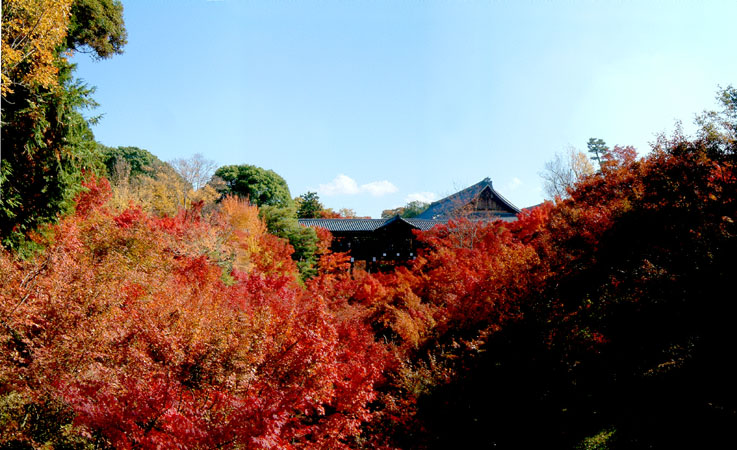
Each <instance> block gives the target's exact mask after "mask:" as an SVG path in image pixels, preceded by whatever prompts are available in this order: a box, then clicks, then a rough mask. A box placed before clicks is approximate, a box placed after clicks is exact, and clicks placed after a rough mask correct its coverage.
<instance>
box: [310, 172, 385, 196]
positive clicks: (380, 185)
mask: <svg viewBox="0 0 737 450" xmlns="http://www.w3.org/2000/svg"><path fill="white" fill-rule="evenodd" d="M397 191H398V189H397V187H396V186H394V184H392V183H391V182H390V181H387V180H382V181H372V182H371V183H366V184H362V185H360V186H359V185H358V183H356V180H354V179H353V178H351V177H349V176H348V175H344V174H342V173H341V174H340V175H338V176H337V177H335V178H334V179H333V181H331V182H330V183H327V184H321V185H319V186H318V187H317V192H318V193H319V194H320V195H324V196H328V197H329V196H333V195H356V194H361V193H369V194H371V195H373V196H374V197H379V196H382V195H386V194H391V193H393V192H397Z"/></svg>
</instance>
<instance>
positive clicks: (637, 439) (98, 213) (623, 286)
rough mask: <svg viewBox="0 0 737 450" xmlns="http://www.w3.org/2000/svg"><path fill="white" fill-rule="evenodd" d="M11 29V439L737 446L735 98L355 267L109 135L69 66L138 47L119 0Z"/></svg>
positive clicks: (7, 133)
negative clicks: (413, 254)
mask: <svg viewBox="0 0 737 450" xmlns="http://www.w3.org/2000/svg"><path fill="white" fill-rule="evenodd" d="M49 11H53V12H54V13H55V14H46V13H47V12H49ZM34 24H35V25H34ZM39 30H40V31H39ZM2 39H3V41H2V44H3V60H2V77H3V88H2V102H3V112H2V114H3V115H2V145H3V147H2V166H1V169H2V171H1V172H0V183H2V184H1V185H0V186H1V189H2V199H1V200H0V224H1V226H0V233H1V234H0V237H1V238H2V243H3V248H2V249H1V250H0V273H1V274H2V276H1V277H0V448H8V449H10V448H13V449H16V448H17V449H25V448H29V449H30V448H45V449H51V448H55V449H67V448H75V449H76V448H79V449H92V448H203V449H204V448H208V449H209V448H254V449H256V448H259V449H260V448H280V449H281V448H330V449H334V448H367V449H368V448H487V447H489V448H490V447H494V448H507V449H513V448H536V447H545V448H611V449H620V448H621V449H624V448H674V447H677V448H681V447H694V448H711V447H717V446H720V445H722V444H723V443H725V442H730V440H732V439H733V433H734V430H735V429H736V428H737V388H735V385H734V379H735V378H737V372H736V371H735V369H734V368H733V367H732V366H733V364H731V356H732V355H733V352H734V348H735V344H737V342H736V341H737V339H736V338H735V334H734V332H733V327H732V320H733V317H734V316H735V312H737V311H736V310H737V308H736V307H735V302H734V299H733V297H734V295H732V294H730V293H731V277H732V276H734V274H735V273H737V271H736V269H737V263H735V260H734V255H735V253H737V237H736V236H735V235H736V233H737V224H736V223H735V221H736V220H737V173H735V162H737V156H736V155H737V140H736V136H737V90H735V89H734V88H733V87H727V88H724V89H721V90H720V91H719V100H720V104H721V105H722V107H723V109H721V110H719V111H714V112H708V113H704V114H702V115H700V116H699V117H698V119H697V122H698V125H699V131H698V133H697V134H696V135H694V136H684V135H683V134H682V133H681V132H680V131H679V130H676V131H675V132H673V133H672V134H671V135H668V136H665V135H664V136H661V138H660V139H659V140H658V141H657V142H656V143H655V144H654V146H653V148H652V149H650V152H649V153H648V154H647V155H645V156H644V157H638V156H637V153H636V152H635V150H634V149H633V148H630V147H614V148H612V149H608V148H607V149H606V152H603V153H599V152H597V154H596V157H597V158H598V160H597V161H596V166H597V168H598V170H595V171H594V170H590V171H588V172H587V173H585V174H582V175H580V176H578V177H577V178H576V179H574V180H573V181H571V182H570V183H569V184H568V185H566V186H563V189H564V191H558V192H564V195H562V196H559V197H557V198H556V199H555V200H554V201H549V202H546V203H544V204H542V205H540V206H538V207H536V208H533V209H530V210H525V211H523V212H522V213H521V214H520V215H519V219H518V220H517V221H516V222H502V221H497V222H494V223H483V222H469V221H466V220H463V219H459V220H457V221H453V222H450V223H448V225H447V226H437V227H436V228H434V229H432V230H430V231H428V232H425V233H424V234H420V235H419V239H420V241H421V242H422V243H423V245H424V249H423V250H422V253H421V254H420V256H419V257H418V258H417V259H416V260H414V261H413V262H412V264H410V265H406V266H397V267H395V268H394V269H393V270H390V271H386V272H379V273H367V272H365V271H362V270H358V269H353V270H351V268H350V265H349V262H348V261H349V258H350V255H348V254H334V253H331V252H330V251H329V250H328V249H329V244H330V234H329V233H328V232H327V231H324V230H318V231H317V232H315V231H314V230H311V229H307V228H300V227H299V225H298V224H297V221H296V220H297V217H298V216H299V217H333V216H335V215H336V214H335V213H333V212H332V211H329V210H326V209H325V208H324V207H323V206H322V205H321V204H320V203H319V201H318V199H317V196H316V195H315V194H314V193H307V194H303V195H302V196H299V197H297V198H296V199H294V198H292V194H291V193H290V191H289V188H288V185H287V182H286V180H284V179H283V178H282V177H281V176H279V175H278V174H276V173H275V172H273V171H271V170H265V169H261V168H259V167H255V166H253V165H249V164H243V165H239V166H224V167H221V168H218V169H215V167H214V166H213V165H212V164H213V163H211V162H209V161H207V160H205V159H204V158H203V157H202V156H195V157H192V158H190V159H181V160H176V161H171V162H169V163H166V162H163V161H160V160H159V159H158V158H157V157H156V156H154V155H153V154H152V153H150V152H149V151H146V150H143V149H140V148H137V147H117V148H110V147H105V146H103V145H101V144H99V143H97V142H95V140H94V136H93V135H92V132H91V131H90V128H89V123H88V121H87V120H86V119H85V118H84V116H83V115H82V114H81V109H80V108H83V107H84V106H86V105H90V104H91V102H92V100H91V97H90V94H91V90H90V89H89V88H86V87H84V86H82V85H80V84H79V83H78V82H77V81H75V80H74V77H73V66H72V65H70V64H69V63H68V62H67V61H66V59H65V55H66V54H67V52H68V51H70V50H78V49H80V48H82V47H85V48H89V49H92V51H94V52H95V53H96V55H97V56H99V57H100V58H105V57H108V56H111V55H113V54H114V53H118V52H120V51H122V49H123V45H124V43H125V39H126V32H125V28H124V25H123V22H122V7H121V6H120V4H119V3H118V2H117V1H113V0H76V1H70V0H66V1H65V0H47V1H36V2H26V1H21V0H15V1H12V0H8V1H5V2H4V3H3V38H2ZM26 42H30V43H31V44H25V43H26ZM24 45H32V47H24ZM594 144H596V142H594ZM602 145H603V142H602ZM596 148H597V149H598V150H600V148H599V147H596ZM510 170H511V169H510ZM409 206H412V205H409ZM414 206H417V205H414ZM346 214H348V213H346Z"/></svg>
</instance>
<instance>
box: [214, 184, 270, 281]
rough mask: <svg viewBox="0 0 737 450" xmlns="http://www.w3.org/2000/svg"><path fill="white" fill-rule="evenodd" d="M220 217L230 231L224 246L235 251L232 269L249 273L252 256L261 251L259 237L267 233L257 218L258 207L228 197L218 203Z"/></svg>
mask: <svg viewBox="0 0 737 450" xmlns="http://www.w3.org/2000/svg"><path fill="white" fill-rule="evenodd" d="M220 215H221V218H222V220H223V221H224V222H225V223H226V224H227V225H228V228H229V229H230V233H228V235H226V236H225V244H226V245H229V246H231V247H232V248H233V249H235V261H234V262H233V267H234V268H236V269H239V270H242V271H244V272H250V271H251V269H252V268H253V259H254V255H257V254H259V253H261V252H262V250H263V249H262V248H261V245H260V241H261V237H262V236H263V235H264V234H266V232H267V231H266V225H265V224H264V222H263V221H262V220H261V219H260V218H259V216H258V207H256V206H254V205H251V204H250V203H248V201H247V200H243V199H240V198H238V197H233V196H228V197H226V198H225V199H223V201H222V202H221V203H220Z"/></svg>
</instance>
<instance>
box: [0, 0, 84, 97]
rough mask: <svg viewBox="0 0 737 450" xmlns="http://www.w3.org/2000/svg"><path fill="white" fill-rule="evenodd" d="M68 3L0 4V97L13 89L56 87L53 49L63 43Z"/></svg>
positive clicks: (20, 0) (13, 0)
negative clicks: (0, 91)
mask: <svg viewBox="0 0 737 450" xmlns="http://www.w3.org/2000/svg"><path fill="white" fill-rule="evenodd" d="M71 5H72V0H5V1H3V5H2V96H3V97H5V96H6V95H7V94H10V93H12V92H13V86H14V85H16V84H24V85H27V86H33V85H41V86H44V87H53V86H56V85H57V78H56V74H57V72H58V68H57V65H56V62H57V58H61V59H64V58H63V56H60V55H58V54H57V52H56V49H57V48H58V46H59V45H60V44H61V43H62V42H63V41H64V38H65V37H66V34H67V27H68V25H69V13H70V10H71Z"/></svg>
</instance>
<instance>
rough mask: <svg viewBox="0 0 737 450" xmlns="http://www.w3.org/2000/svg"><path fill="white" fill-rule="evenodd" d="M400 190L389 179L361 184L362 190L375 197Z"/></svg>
mask: <svg viewBox="0 0 737 450" xmlns="http://www.w3.org/2000/svg"><path fill="white" fill-rule="evenodd" d="M398 190H399V189H397V187H396V186H394V185H393V184H392V183H391V182H389V181H387V180H381V181H372V182H371V183H366V184H362V185H361V192H368V193H369V194H371V195H373V196H374V197H380V196H382V195H386V194H391V193H393V192H397V191H398Z"/></svg>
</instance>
